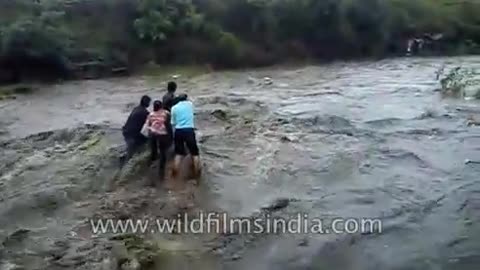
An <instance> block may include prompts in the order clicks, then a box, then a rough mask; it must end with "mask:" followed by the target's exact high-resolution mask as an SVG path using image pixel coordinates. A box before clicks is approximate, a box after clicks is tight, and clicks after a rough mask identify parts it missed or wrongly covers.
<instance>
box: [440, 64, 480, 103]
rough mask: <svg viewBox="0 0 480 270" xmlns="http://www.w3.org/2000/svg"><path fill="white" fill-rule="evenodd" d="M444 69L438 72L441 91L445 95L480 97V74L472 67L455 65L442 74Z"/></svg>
mask: <svg viewBox="0 0 480 270" xmlns="http://www.w3.org/2000/svg"><path fill="white" fill-rule="evenodd" d="M443 73H444V69H443V68H442V70H441V71H439V73H438V78H439V80H440V85H441V86H442V88H441V91H442V93H443V94H444V95H446V96H452V97H462V98H464V97H469V98H475V99H480V88H479V86H480V78H479V76H480V74H479V73H478V72H476V71H475V70H473V69H464V68H461V67H455V68H453V69H452V70H450V71H449V72H448V73H446V74H443Z"/></svg>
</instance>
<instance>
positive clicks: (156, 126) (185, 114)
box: [122, 81, 201, 179]
mask: <svg viewBox="0 0 480 270" xmlns="http://www.w3.org/2000/svg"><path fill="white" fill-rule="evenodd" d="M176 90H177V84H176V83H175V82H173V81H172V82H169V83H168V86H167V93H166V94H165V95H164V96H163V98H162V100H155V101H153V110H152V111H151V112H150V111H149V110H148V108H149V107H150V103H151V102H152V99H151V98H150V97H149V96H147V95H144V96H142V98H141V100H140V104H139V105H138V106H137V107H135V108H134V109H133V110H132V112H131V113H130V115H129V117H128V119H127V121H126V123H125V125H124V126H123V128H122V133H123V137H124V139H125V143H126V145H127V154H126V160H125V161H128V160H130V159H131V158H132V156H133V155H134V154H135V153H136V152H138V150H139V149H141V148H142V147H143V146H144V145H145V144H147V143H148V142H149V144H150V149H151V162H154V161H156V160H157V159H159V162H160V164H159V173H160V177H161V178H162V179H163V178H164V177H165V173H166V172H165V167H166V162H167V153H168V152H169V150H170V149H171V146H172V142H173V146H174V152H175V158H174V165H173V170H172V176H175V175H176V174H177V173H178V172H179V169H180V165H181V162H182V160H183V158H184V157H185V156H186V155H187V154H190V155H191V157H192V163H193V169H194V173H195V175H196V176H197V177H198V176H199V175H200V171H201V167H200V159H199V149H198V145H197V140H196V135H195V119H194V108H193V103H192V102H191V101H190V100H189V99H188V96H187V95H186V94H180V95H178V96H177V95H175V93H176ZM187 150H188V153H187Z"/></svg>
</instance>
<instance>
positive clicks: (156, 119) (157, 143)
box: [147, 100, 172, 180]
mask: <svg viewBox="0 0 480 270" xmlns="http://www.w3.org/2000/svg"><path fill="white" fill-rule="evenodd" d="M147 126H148V130H149V137H150V146H151V161H152V162H153V161H155V160H157V157H158V156H159V155H160V163H159V175H160V178H161V179H162V180H163V179H164V177H165V164H166V162H167V151H168V148H169V147H170V145H171V143H172V126H171V123H170V113H169V112H168V111H167V110H165V109H164V108H163V104H162V102H161V101H160V100H156V101H154V102H153V112H151V113H150V115H148V118H147Z"/></svg>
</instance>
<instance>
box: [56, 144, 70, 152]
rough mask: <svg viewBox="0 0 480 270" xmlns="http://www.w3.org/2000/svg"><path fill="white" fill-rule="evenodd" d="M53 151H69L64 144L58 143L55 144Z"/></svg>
mask: <svg viewBox="0 0 480 270" xmlns="http://www.w3.org/2000/svg"><path fill="white" fill-rule="evenodd" d="M53 152H54V153H57V154H64V153H67V152H68V149H66V148H65V147H64V146H62V145H59V144H57V145H55V146H54V147H53Z"/></svg>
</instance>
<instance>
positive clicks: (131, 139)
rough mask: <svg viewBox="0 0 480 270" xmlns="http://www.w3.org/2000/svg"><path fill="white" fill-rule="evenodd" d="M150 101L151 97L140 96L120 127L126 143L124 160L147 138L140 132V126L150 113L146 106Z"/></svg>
mask: <svg viewBox="0 0 480 270" xmlns="http://www.w3.org/2000/svg"><path fill="white" fill-rule="evenodd" d="M151 101H152V99H151V98H150V97H149V96H146V95H145V96H142V98H141V100H140V104H139V105H138V106H137V107H135V108H134V109H133V110H132V112H131V113H130V115H129V116H128V119H127V122H126V123H125V125H124V126H123V128H122V134H123V137H124V139H125V143H126V145H127V155H126V157H125V160H124V162H127V161H128V160H130V159H131V158H132V156H133V155H134V154H135V153H136V152H137V151H138V150H139V148H141V147H142V146H143V145H144V144H145V143H146V142H147V140H148V139H147V138H146V137H145V136H144V135H143V134H142V128H143V125H144V124H145V121H146V120H147V117H148V115H149V114H150V112H149V111H148V109H147V108H148V107H149V106H150V102H151Z"/></svg>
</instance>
